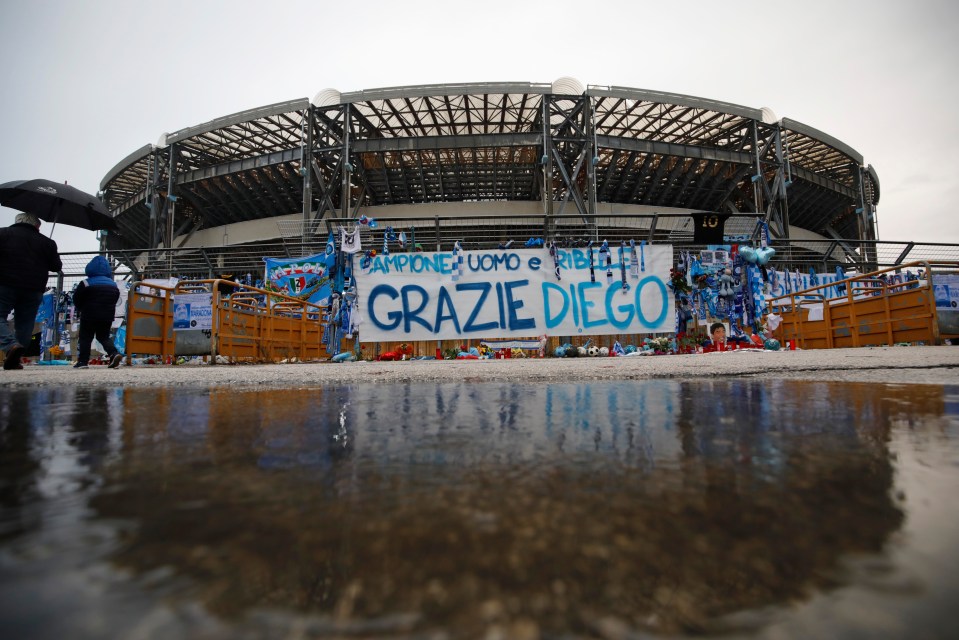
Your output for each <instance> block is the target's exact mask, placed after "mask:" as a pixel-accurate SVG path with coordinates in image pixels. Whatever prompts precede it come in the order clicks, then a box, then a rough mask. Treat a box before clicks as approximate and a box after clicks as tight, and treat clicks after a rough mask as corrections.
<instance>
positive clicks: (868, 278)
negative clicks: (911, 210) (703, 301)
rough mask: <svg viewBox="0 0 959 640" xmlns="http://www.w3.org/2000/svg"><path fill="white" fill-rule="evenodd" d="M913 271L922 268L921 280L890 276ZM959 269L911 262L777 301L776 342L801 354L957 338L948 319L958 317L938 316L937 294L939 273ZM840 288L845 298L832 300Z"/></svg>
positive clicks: (773, 304) (958, 264)
mask: <svg viewBox="0 0 959 640" xmlns="http://www.w3.org/2000/svg"><path fill="white" fill-rule="evenodd" d="M911 269H921V270H922V272H923V274H924V275H923V277H922V278H921V279H919V280H912V281H900V280H899V279H897V278H891V277H890V276H892V275H894V274H898V273H900V272H901V271H903V270H911ZM957 269H959V262H927V261H923V262H910V263H907V264H902V265H897V266H896V267H892V268H888V269H881V270H878V271H873V272H871V273H866V274H862V275H857V276H854V277H851V278H848V279H846V280H841V281H838V282H832V283H829V284H824V285H820V286H817V287H810V288H808V289H804V290H802V291H796V292H793V293H790V294H787V295H785V296H780V297H778V298H773V299H772V300H770V301H769V304H770V309H771V310H772V311H773V312H775V313H776V314H778V315H780V316H782V323H781V324H780V326H779V328H778V329H777V330H776V332H775V334H776V337H777V339H779V340H780V342H782V344H784V345H785V344H787V343H790V342H792V343H795V346H798V347H799V348H801V349H832V348H840V347H865V346H880V345H893V344H899V343H917V344H930V345H933V344H940V343H942V341H943V340H945V339H953V338H959V328H957V327H956V323H955V322H954V319H953V318H952V317H950V316H952V315H955V314H956V313H959V312H954V311H942V312H940V311H939V310H938V309H937V308H936V298H935V295H934V292H933V280H934V278H935V275H936V273H937V272H938V273H941V274H944V273H947V272H953V273H954V272H956V270H957ZM837 289H838V290H839V291H841V292H842V293H841V294H839V295H830V293H829V292H830V291H836V290H837Z"/></svg>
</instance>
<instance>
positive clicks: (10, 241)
mask: <svg viewBox="0 0 959 640" xmlns="http://www.w3.org/2000/svg"><path fill="white" fill-rule="evenodd" d="M62 267H63V263H61V262H60V254H59V253H58V252H57V243H56V242H54V241H53V240H52V239H51V238H48V237H46V236H45V235H43V234H42V233H40V219H39V218H37V217H36V216H35V215H33V214H32V213H20V214H17V217H16V219H15V220H14V223H13V224H12V225H10V226H9V227H6V228H3V229H0V349H2V350H3V368H4V369H7V370H9V369H23V365H21V364H20V357H21V355H22V354H23V352H24V351H25V350H26V347H27V345H29V344H30V339H31V338H32V337H33V325H34V321H35V320H36V318H37V309H39V308H40V303H41V302H42V301H43V292H44V290H46V288H47V277H48V274H49V273H50V272H51V271H52V272H58V271H60V269H61V268H62ZM11 311H13V327H14V332H13V334H11V333H10V327H9V326H8V324H7V316H9V315H10V312H11Z"/></svg>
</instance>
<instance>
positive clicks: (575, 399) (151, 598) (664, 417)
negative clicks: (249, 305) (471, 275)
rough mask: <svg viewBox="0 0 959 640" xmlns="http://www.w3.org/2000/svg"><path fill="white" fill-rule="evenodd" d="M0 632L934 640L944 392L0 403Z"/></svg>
mask: <svg viewBox="0 0 959 640" xmlns="http://www.w3.org/2000/svg"><path fill="white" fill-rule="evenodd" d="M0 427H2V432H0V437H2V442H0V444H2V451H0V482H2V484H0V498H2V516H0V623H2V624H3V627H4V628H5V629H8V630H13V636H15V637H18V638H33V637H36V638H41V637H72V638H95V637H147V638H166V637H170V638H180V637H187V636H190V637H195V636H203V637H212V638H220V637H222V638H247V637H249V638H261V637H262V638H274V637H323V636H328V635H342V636H346V637H359V638H365V637H383V636H388V637H410V638H414V637H416V638H419V637H430V638H434V637H435V638H443V637H448V638H457V637H484V636H490V637H496V636H497V635H498V636H499V637H510V638H516V637H519V638H523V637H526V638H537V637H557V636H558V637H573V638H580V637H581V638H594V637H595V638H619V637H622V638H628V637H635V636H636V635H637V634H641V635H649V634H657V635H658V634H665V635H671V636H675V635H680V636H682V635H703V634H707V635H714V634H715V635H720V634H729V633H733V634H736V635H754V636H759V637H763V636H767V637H777V638H779V637H809V636H819V637H824V636H837V635H838V636H846V637H860V636H861V637H899V636H903V635H914V634H918V635H920V636H921V635H923V634H926V635H927V636H936V635H946V630H947V629H948V630H951V629H952V626H953V625H952V623H951V616H950V614H951V609H952V607H953V603H954V602H955V601H956V599H957V597H959V587H957V585H959V579H957V578H956V577H955V576H957V575H959V551H957V550H956V549H955V548H954V544H953V541H954V540H955V539H956V537H957V535H959V509H957V508H956V507H955V506H954V504H955V500H954V499H953V496H952V493H954V491H955V487H956V486H959V482H957V481H959V446H957V443H959V388H955V387H942V386H925V385H910V386H897V385H883V384H851V383H850V384H842V383H834V382H832V383H817V382H797V381H782V380H778V381H777V380H771V381H758V380H730V381H707V382H701V383H697V382H679V381H671V380H651V381H639V382H636V381H630V382H623V383H611V382H595V383H584V384H553V385H521V384H501V383H495V384H493V383H485V384H484V383H455V384H440V385H435V384H397V385H382V384H364V385H352V386H338V387H321V388H316V389H313V390H290V391H284V390H270V391H234V390H230V389H223V388H217V389H193V390H189V389H182V388H176V389H170V388H157V389H75V388H62V389H29V390H27V389H15V390H0Z"/></svg>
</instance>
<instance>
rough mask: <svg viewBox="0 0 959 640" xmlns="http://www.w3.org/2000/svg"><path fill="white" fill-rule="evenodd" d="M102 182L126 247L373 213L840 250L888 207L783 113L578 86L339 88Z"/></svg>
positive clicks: (569, 233)
mask: <svg viewBox="0 0 959 640" xmlns="http://www.w3.org/2000/svg"><path fill="white" fill-rule="evenodd" d="M101 189H102V191H103V196H104V200H105V202H106V203H107V204H108V207H109V208H110V210H111V211H112V212H113V214H114V215H115V216H116V218H117V222H118V224H119V232H118V233H116V234H114V235H111V236H110V237H109V238H108V241H107V244H108V246H109V248H110V249H111V250H114V251H118V250H120V249H144V248H156V247H161V246H162V247H169V246H171V245H172V246H175V247H185V248H188V247H223V246H230V247H247V248H248V249H255V248H256V247H257V246H264V247H265V246H266V245H267V244H270V243H273V244H276V243H278V242H286V243H287V247H288V248H287V249H286V252H287V254H288V256H293V255H297V253H298V252H302V253H299V255H304V254H305V253H307V252H308V251H310V250H312V249H315V248H317V247H318V245H319V244H320V243H322V241H323V240H325V234H326V231H327V226H328V225H330V224H332V222H333V221H335V220H337V219H354V218H356V217H358V216H359V215H360V214H365V215H368V216H370V217H372V218H375V219H377V220H379V221H380V222H381V230H382V227H384V226H385V225H386V224H393V225H395V226H397V227H398V228H399V227H402V228H404V229H415V237H416V242H418V243H422V244H423V246H424V247H425V248H426V249H427V250H430V249H433V248H439V249H449V248H450V246H451V244H452V242H453V241H454V240H461V241H462V242H463V244H464V247H466V248H495V247H496V246H497V245H498V244H500V243H502V242H504V241H508V240H514V241H520V242H521V241H525V240H527V239H528V238H531V237H537V238H538V237H544V236H545V237H547V238H559V239H561V240H562V239H565V240H566V241H578V240H581V239H583V238H604V237H605V238H609V240H610V241H614V240H619V239H621V238H635V239H636V240H641V239H646V240H651V241H657V242H671V243H673V244H688V243H692V242H693V240H694V238H695V236H694V233H693V226H694V224H693V222H694V219H693V218H692V217H691V216H690V215H689V214H690V213H691V212H705V213H712V214H716V215H718V216H719V218H718V219H719V220H720V221H722V220H723V216H727V215H728V216H729V217H728V218H727V219H725V224H724V231H725V233H726V235H727V236H729V235H733V236H740V237H741V236H748V235H749V234H752V233H753V232H754V230H755V227H756V218H757V217H763V218H766V219H768V220H769V223H770V228H771V232H772V235H773V237H774V239H787V238H788V239H791V240H792V241H794V242H796V241H799V240H808V241H810V242H815V241H817V240H818V241H820V242H821V244H822V246H823V247H827V246H831V247H835V246H836V244H835V243H837V242H838V243H839V245H840V246H842V243H843V241H846V240H852V241H855V240H860V239H874V238H875V231H874V230H875V225H874V220H875V216H874V214H875V206H876V204H877V202H878V200H879V182H878V178H877V176H876V173H875V172H874V171H873V169H872V167H870V166H867V165H864V164H863V159H862V157H861V156H860V155H859V154H858V153H857V152H856V151H855V150H853V149H852V148H850V147H849V146H847V145H846V144H844V143H843V142H841V141H839V140H837V139H835V138H833V137H831V136H829V135H826V134H824V133H822V132H819V131H817V130H815V129H813V128H811V127H809V126H806V125H804V124H801V123H799V122H796V121H794V120H790V119H788V118H782V119H780V118H777V116H775V115H774V114H773V113H772V112H771V111H770V110H769V109H765V108H764V109H755V108H749V107H742V106H738V105H734V104H729V103H724V102H718V101H715V100H708V99H703V98H696V97H692V96H685V95H677V94H666V93H660V92H655V91H647V90H640V89H629V88H622V87H599V86H589V87H583V86H582V85H581V84H580V83H579V82H578V81H576V80H574V79H570V78H561V79H559V80H557V81H556V82H554V83H553V84H552V85H549V84H531V83H499V84H496V83H482V84H461V85H455V84H451V85H425V86H415V87H402V88H391V89H374V90H369V91H358V92H353V93H344V94H340V93H339V92H337V91H333V90H324V91H321V92H320V93H318V94H317V95H316V96H315V97H314V98H313V99H312V100H306V99H300V100H293V101H290V102H284V103H278V104H274V105H269V106H264V107H260V108H257V109H251V110H249V111H244V112H241V113H237V114H233V115H230V116H225V117H223V118H219V119H216V120H213V121H211V122H207V123H204V124H201V125H198V126H195V127H190V128H187V129H182V130H179V131H176V132H173V133H170V134H164V135H163V136H161V137H160V140H159V142H158V144H157V145H146V146H144V147H143V148H141V149H139V150H137V151H135V152H134V153H132V154H130V156H128V157H127V158H125V159H123V160H122V161H120V162H119V163H118V164H117V165H116V167H114V168H113V169H112V170H110V172H109V173H108V174H107V175H106V176H105V177H104V179H103V181H102V184H101ZM709 219H711V220H714V221H715V220H716V219H717V218H715V217H711V218H709ZM390 221H393V222H390ZM364 233H365V234H367V239H368V240H369V239H372V240H375V241H377V242H379V240H380V239H379V236H373V237H372V238H370V237H369V236H370V235H371V234H374V233H378V232H372V231H370V230H369V229H367V228H364ZM365 242H366V240H365V241H364V243H365ZM298 243H302V244H300V245H299V246H297V247H295V248H293V247H292V246H291V245H296V244H298ZM815 250H816V249H813V251H815ZM819 251H820V252H824V251H825V248H823V249H819ZM830 251H831V249H830ZM261 255H263V253H262V252H261ZM218 266H219V267H222V265H211V269H212V268H214V267H218Z"/></svg>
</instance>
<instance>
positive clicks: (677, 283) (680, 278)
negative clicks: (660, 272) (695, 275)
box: [669, 267, 689, 295]
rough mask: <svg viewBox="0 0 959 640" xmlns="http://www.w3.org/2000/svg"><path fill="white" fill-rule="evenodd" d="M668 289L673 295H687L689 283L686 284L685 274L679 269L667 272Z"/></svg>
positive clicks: (674, 268) (675, 268)
mask: <svg viewBox="0 0 959 640" xmlns="http://www.w3.org/2000/svg"><path fill="white" fill-rule="evenodd" d="M669 288H670V289H672V290H673V293H674V294H676V295H679V294H681V293H689V283H688V282H686V272H685V271H684V270H683V269H682V268H680V267H673V268H672V269H670V270H669Z"/></svg>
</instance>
